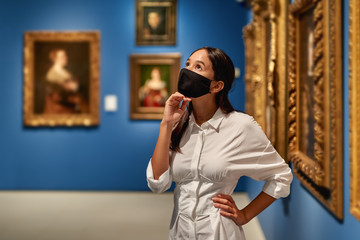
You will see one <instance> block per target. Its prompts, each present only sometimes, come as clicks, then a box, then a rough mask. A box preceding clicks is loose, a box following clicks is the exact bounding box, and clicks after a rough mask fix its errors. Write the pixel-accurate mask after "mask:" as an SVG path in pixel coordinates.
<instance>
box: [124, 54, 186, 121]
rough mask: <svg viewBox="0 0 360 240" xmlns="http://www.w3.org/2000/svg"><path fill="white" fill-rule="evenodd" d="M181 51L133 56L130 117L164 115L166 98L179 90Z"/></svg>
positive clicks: (131, 62)
mask: <svg viewBox="0 0 360 240" xmlns="http://www.w3.org/2000/svg"><path fill="white" fill-rule="evenodd" d="M180 58H181V55H180V54H179V53H168V54H133V55H131V56H130V118H131V119H161V118H162V115H163V111H164V106H165V102H166V100H167V99H168V97H169V96H170V95H171V94H172V93H174V92H176V91H177V80H178V75H179V72H180Z"/></svg>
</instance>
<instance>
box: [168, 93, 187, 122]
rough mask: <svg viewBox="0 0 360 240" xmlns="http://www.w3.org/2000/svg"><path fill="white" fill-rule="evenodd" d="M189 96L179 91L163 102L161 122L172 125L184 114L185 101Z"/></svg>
mask: <svg viewBox="0 0 360 240" xmlns="http://www.w3.org/2000/svg"><path fill="white" fill-rule="evenodd" d="M190 101H191V98H188V97H185V96H184V95H182V94H181V93H179V92H176V93H174V94H172V95H171V96H170V97H169V98H168V100H167V101H166V103H165V110H164V116H163V120H162V121H163V122H164V123H167V124H171V125H172V126H174V125H175V124H176V123H177V122H178V121H179V120H180V118H181V116H182V115H183V114H184V112H185V109H186V106H187V103H188V102H190Z"/></svg>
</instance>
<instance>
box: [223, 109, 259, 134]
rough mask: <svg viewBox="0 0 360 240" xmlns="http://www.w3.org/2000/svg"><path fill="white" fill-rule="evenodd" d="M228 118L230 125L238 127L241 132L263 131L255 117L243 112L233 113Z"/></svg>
mask: <svg viewBox="0 0 360 240" xmlns="http://www.w3.org/2000/svg"><path fill="white" fill-rule="evenodd" d="M226 118H227V121H228V123H229V124H231V125H233V126H237V127H238V128H239V129H241V130H251V129H254V128H255V129H258V128H260V129H261V127H260V125H259V124H258V123H257V122H256V120H255V119H254V117H253V116H251V115H249V114H247V113H245V112H242V111H232V112H231V113H229V114H228V115H227V117H226Z"/></svg>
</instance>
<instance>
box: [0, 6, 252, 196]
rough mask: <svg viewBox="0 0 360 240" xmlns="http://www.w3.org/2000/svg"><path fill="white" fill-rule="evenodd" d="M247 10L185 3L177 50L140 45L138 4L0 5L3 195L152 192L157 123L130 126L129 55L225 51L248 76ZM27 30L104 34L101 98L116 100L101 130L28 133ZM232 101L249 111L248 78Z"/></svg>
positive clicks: (181, 8) (0, 179) (0, 165)
mask: <svg viewBox="0 0 360 240" xmlns="http://www.w3.org/2000/svg"><path fill="white" fill-rule="evenodd" d="M247 12H248V9H246V8H245V6H244V4H240V3H237V2H236V1H235V0H226V1H224V0H212V1H209V0H201V1H193V0H179V1H178V18H177V20H178V25H177V26H178V28H177V36H178V37H177V45H176V46H167V47H164V46H162V47H159V46H152V47H145V46H142V47H140V46H136V45H135V0H127V1H119V0H107V1H99V0H62V1H52V0H47V1H41V0H34V1H27V0H12V1H4V0H1V1H0V34H1V37H0V72H1V87H0V109H1V116H0V189H3V190H4V189H51V190H147V186H146V179H145V168H146V166H147V163H148V160H149V158H150V156H151V154H152V151H153V148H154V146H155V142H156V139H157V134H158V129H159V121H131V120H130V119H129V114H128V113H129V101H128V99H129V55H130V54H132V53H164V52H180V53H181V54H182V64H183V65H184V63H185V60H186V58H187V57H188V56H189V54H190V53H191V52H192V51H193V50H195V49H197V48H199V47H201V46H204V45H210V46H215V47H218V48H221V49H223V50H224V51H225V52H227V53H228V54H229V55H230V57H231V58H232V59H233V61H234V64H235V65H236V66H237V67H240V68H241V70H243V69H244V54H243V50H244V49H243V41H242V27H243V26H244V25H245V24H246V23H247V18H248V16H247V14H248V13H247ZM29 30H99V31H101V99H103V97H104V96H105V95H107V94H116V95H117V96H118V111H117V112H115V113H108V112H104V110H103V107H102V106H103V103H102V102H101V110H100V112H101V124H100V126H99V127H97V128H92V129H84V128H33V129H31V128H24V126H23V123H22V122H23V119H22V106H23V99H22V92H23V73H22V67H23V65H22V64H23V43H24V42H23V36H24V32H25V31H29ZM230 99H231V101H232V103H233V104H234V106H235V107H236V108H237V109H243V108H244V101H245V97H244V84H243V77H241V78H239V79H237V80H236V85H235V88H234V91H233V92H232V93H231V96H230Z"/></svg>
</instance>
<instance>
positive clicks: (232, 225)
mask: <svg viewBox="0 0 360 240" xmlns="http://www.w3.org/2000/svg"><path fill="white" fill-rule="evenodd" d="M233 81H234V66H233V63H232V61H231V59H230V58H229V57H228V56H227V55H226V54H225V53H224V52H223V51H221V50H219V49H216V48H210V47H204V48H200V49H198V50H196V51H195V52H193V53H192V54H191V56H190V57H189V59H188V60H187V63H186V67H185V69H182V70H181V72H180V76H179V84H178V90H179V92H176V93H174V94H173V95H171V96H170V97H169V99H168V100H167V102H166V104H165V110H164V116H163V119H162V121H161V124H160V132H159V138H158V141H157V143H156V146H155V150H154V153H153V156H152V159H151V160H150V162H149V165H148V168H147V180H148V185H149V187H150V189H151V190H152V191H154V192H164V191H166V190H167V189H168V188H169V187H170V185H171V182H172V181H175V182H176V188H175V191H174V194H175V196H174V212H173V217H172V221H171V225H170V233H169V239H221V240H224V239H245V236H244V233H243V230H242V227H241V226H242V225H243V224H246V223H247V222H249V221H250V220H251V219H252V218H254V217H255V216H257V215H258V214H259V213H260V212H261V211H263V210H264V209H265V208H266V207H268V206H269V205H270V204H271V203H272V202H274V201H275V200H276V199H277V198H279V197H286V196H287V195H288V194H289V192H290V183H291V181H292V173H291V170H290V168H289V167H288V165H287V164H286V163H285V162H284V160H283V159H282V158H281V157H280V156H279V154H278V153H277V152H276V151H275V149H274V148H273V146H272V145H271V143H270V141H269V140H268V139H267V138H266V136H265V134H264V133H263V131H262V130H261V128H260V126H259V125H258V124H257V123H256V122H255V121H254V119H253V118H252V117H250V116H248V115H246V114H244V113H238V112H235V111H234V109H233V107H232V106H231V104H230V102H229V99H228V92H229V90H230V88H231V86H232V83H233ZM241 176H249V177H251V178H253V179H255V180H264V181H265V185H264V187H263V189H262V192H261V193H260V194H259V195H258V196H257V197H256V198H255V199H254V200H253V201H252V202H251V203H250V204H249V205H248V206H246V207H245V208H243V209H238V208H237V207H236V204H235V202H234V200H233V199H232V197H231V194H232V193H233V190H234V188H235V186H236V184H237V182H238V179H239V178H240V177H241Z"/></svg>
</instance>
